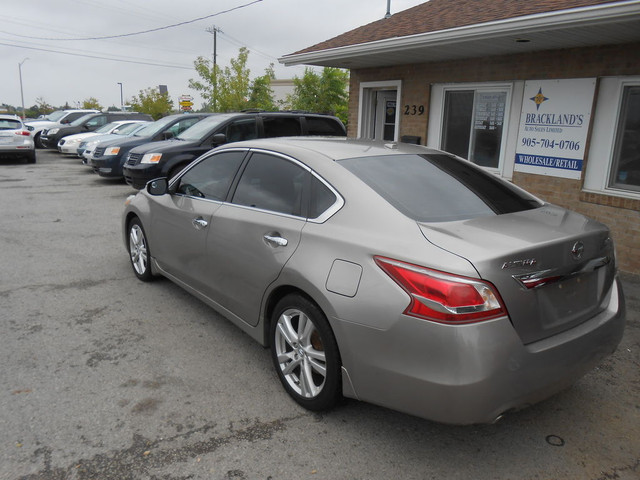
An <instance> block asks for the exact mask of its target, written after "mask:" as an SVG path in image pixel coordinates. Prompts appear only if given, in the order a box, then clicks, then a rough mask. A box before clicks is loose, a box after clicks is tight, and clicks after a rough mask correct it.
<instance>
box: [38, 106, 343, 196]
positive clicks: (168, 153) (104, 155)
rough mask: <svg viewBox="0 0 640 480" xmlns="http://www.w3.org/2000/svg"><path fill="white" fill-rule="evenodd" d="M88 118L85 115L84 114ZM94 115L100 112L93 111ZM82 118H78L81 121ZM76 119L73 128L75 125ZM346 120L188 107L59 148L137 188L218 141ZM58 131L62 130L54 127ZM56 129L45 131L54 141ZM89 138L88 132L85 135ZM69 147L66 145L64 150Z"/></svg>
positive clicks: (311, 130) (326, 128) (309, 131)
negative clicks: (132, 127) (124, 130)
mask: <svg viewBox="0 0 640 480" xmlns="http://www.w3.org/2000/svg"><path fill="white" fill-rule="evenodd" d="M83 118H84V117H83ZM91 118H95V117H92V116H91ZM82 121H83V120H82V118H81V119H78V120H77V121H76V122H82ZM73 127H74V125H73V123H72V124H71V126H70V127H69V128H73ZM346 133H347V132H346V129H345V127H344V125H343V124H342V122H341V121H340V120H339V119H338V118H336V117H333V116H329V115H320V114H311V113H297V112H238V113H224V114H222V113H217V114H211V113H184V114H177V115H169V116H167V117H164V118H162V119H160V120H157V121H155V122H153V123H147V124H145V125H144V126H143V127H141V128H139V129H137V130H135V131H134V132H132V133H130V134H129V135H118V136H110V137H105V138H102V139H100V141H98V137H96V140H92V138H91V137H90V138H89V139H88V140H89V141H91V143H93V145H89V146H88V144H84V145H83V146H82V143H79V144H78V146H79V148H78V149H77V150H82V151H81V152H78V151H77V152H71V150H72V149H71V148H68V147H66V143H67V140H66V138H71V139H72V141H73V140H74V139H75V137H74V136H70V137H63V138H61V139H60V140H59V141H58V150H59V151H61V152H64V153H77V154H78V155H79V156H81V157H83V160H82V161H83V163H85V164H86V165H88V166H90V167H91V168H93V170H94V172H95V173H97V174H98V175H100V176H103V177H110V178H124V179H125V181H126V182H127V183H128V184H129V185H131V186H132V187H134V188H136V189H141V188H143V187H144V186H145V185H146V183H147V182H148V181H149V180H151V179H153V178H157V177H161V176H168V177H172V176H174V175H175V174H176V173H177V172H179V171H180V170H182V169H183V168H184V167H185V166H187V165H188V164H189V163H190V162H192V161H193V160H195V159H196V158H197V157H199V156H200V155H202V154H203V153H206V152H207V151H209V150H211V149H212V148H215V147H217V146H219V145H222V144H225V143H229V142H236V141H242V140H249V139H254V138H273V137H281V136H302V135H312V136H341V137H344V136H346ZM55 134H59V132H55ZM52 135H53V134H51V130H49V132H48V133H45V134H43V141H44V143H45V144H49V143H50V140H49V138H50V137H51V138H53V137H52ZM84 138H86V137H84ZM65 150H66V151H65Z"/></svg>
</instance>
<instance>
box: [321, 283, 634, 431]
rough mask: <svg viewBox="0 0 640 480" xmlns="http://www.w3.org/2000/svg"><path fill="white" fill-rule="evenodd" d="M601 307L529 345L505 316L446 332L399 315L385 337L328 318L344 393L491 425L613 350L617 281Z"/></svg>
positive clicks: (621, 319) (621, 313)
mask: <svg viewBox="0 0 640 480" xmlns="http://www.w3.org/2000/svg"><path fill="white" fill-rule="evenodd" d="M608 302H609V303H608V305H607V308H606V309H605V310H604V311H602V312H601V313H599V314H598V315H596V316H594V317H593V318H591V319H590V320H588V321H586V322H584V323H582V324H581V325H578V326H576V327H574V328H572V329H570V330H567V331H565V332H562V333H560V334H557V335H554V336H553V337H550V338H546V339H544V340H541V341H538V342H534V343H531V344H528V345H523V344H522V342H521V340H520V338H519V337H518V335H517V334H516V332H515V330H514V329H513V327H512V325H511V322H510V321H509V319H508V318H506V317H505V318H501V319H496V320H493V321H488V322H483V323H479V324H470V325H460V326H447V325H440V324H434V323H430V322H426V321H422V320H419V319H416V318H413V317H408V316H402V317H401V318H400V319H399V321H398V322H396V323H395V324H394V326H393V327H391V328H390V329H389V330H384V331H382V330H376V329H371V328H369V327H365V326H363V325H360V324H355V323H351V322H343V321H340V320H339V319H333V322H332V324H334V325H335V327H336V329H337V330H339V331H338V332H336V333H337V335H336V337H337V338H338V339H342V340H341V342H340V343H342V345H340V350H341V354H343V366H344V368H345V369H346V371H347V374H348V375H346V376H345V378H350V380H351V382H350V383H349V384H347V385H345V388H344V390H345V394H346V395H348V396H353V397H355V398H358V399H360V400H364V401H367V402H370V403H375V404H378V405H382V406H385V407H389V408H392V409H394V410H399V411H403V412H405V413H409V414H412V415H416V416H419V417H423V418H427V419H430V420H435V421H438V422H443V423H452V424H474V423H491V422H493V421H495V420H497V419H498V418H500V417H501V416H502V415H503V414H505V413H506V412H509V411H512V410H517V409H520V408H523V407H526V406H529V405H532V404H534V403H536V402H539V401H541V400H544V399H545V398H548V397H550V396H551V395H553V394H555V393H557V392H559V391H560V390H562V389H564V388H566V387H568V386H570V385H571V384H572V383H574V382H575V381H576V380H578V379H579V378H580V377H581V376H582V375H584V374H585V373H586V372H588V371H589V370H591V369H593V368H594V367H596V366H597V365H598V364H599V363H600V362H601V361H602V360H603V359H604V358H605V357H607V356H608V355H610V354H611V353H613V352H614V351H615V349H616V347H617V346H618V344H619V343H620V340H621V338H622V335H623V331H624V324H625V303H624V296H623V293H622V289H621V286H620V284H619V282H618V280H616V281H615V282H614V286H613V288H612V291H611V294H610V297H609V299H608ZM351 352H358V355H357V357H355V356H353V355H352V354H351Z"/></svg>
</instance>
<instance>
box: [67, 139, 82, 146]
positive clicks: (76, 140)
mask: <svg viewBox="0 0 640 480" xmlns="http://www.w3.org/2000/svg"><path fill="white" fill-rule="evenodd" d="M65 143H66V144H67V145H72V144H75V143H80V140H78V139H77V138H72V139H70V140H67V141H66V142H65Z"/></svg>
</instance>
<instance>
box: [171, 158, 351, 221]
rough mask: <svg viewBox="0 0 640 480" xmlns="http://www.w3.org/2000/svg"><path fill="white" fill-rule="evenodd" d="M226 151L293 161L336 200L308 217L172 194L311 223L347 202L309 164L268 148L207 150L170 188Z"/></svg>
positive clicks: (331, 213)
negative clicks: (313, 216)
mask: <svg viewBox="0 0 640 480" xmlns="http://www.w3.org/2000/svg"><path fill="white" fill-rule="evenodd" d="M224 152H245V153H264V154H267V155H271V156H274V157H279V158H282V159H283V160H286V161H288V162H291V163H293V164H294V165H297V166H298V167H300V168H302V169H304V170H305V171H307V172H309V173H310V174H311V175H312V176H313V177H315V178H316V179H317V180H318V181H319V182H321V183H322V184H323V185H324V186H326V187H327V188H328V189H329V190H330V191H331V192H332V193H333V195H334V196H335V198H336V201H335V202H334V203H333V204H332V205H331V206H329V208H327V209H326V210H325V211H324V212H322V214H321V215H319V216H318V217H316V218H307V217H302V216H299V215H290V214H286V213H282V212H275V211H273V210H265V209H262V208H256V207H250V206H247V205H238V204H236V203H233V202H226V201H220V200H214V199H210V198H200V197H195V196H193V195H187V194H185V193H178V192H175V193H172V195H176V196H180V197H188V198H193V199H196V200H201V201H205V202H212V203H216V204H220V205H222V204H226V205H232V206H234V207H238V208H244V209H248V210H254V211H258V212H262V213H269V214H271V215H278V216H281V217H287V218H294V219H301V220H304V221H308V222H310V223H318V224H320V223H324V222H326V221H327V220H328V219H329V218H331V217H332V216H333V215H335V214H336V213H337V212H338V211H339V210H340V209H341V208H342V207H343V206H344V204H345V201H344V198H343V197H342V195H340V194H339V193H338V191H337V190H336V189H335V188H333V186H332V185H331V184H330V183H329V182H327V181H326V180H325V179H324V178H322V177H321V176H320V174H318V173H317V172H316V171H315V170H313V169H312V168H311V167H309V166H308V165H306V164H304V163H302V162H301V161H299V160H297V159H296V158H294V157H291V156H290V155H287V154H284V153H280V152H276V151H273V150H267V149H264V148H241V147H239V148H225V149H223V150H218V151H210V152H207V153H206V154H204V155H203V156H202V157H201V158H200V159H199V160H198V161H197V162H196V161H194V162H192V163H191V164H190V165H189V166H188V167H187V168H185V169H184V170H183V171H182V172H180V175H176V176H175V177H174V178H172V179H171V180H170V181H169V189H171V187H172V186H173V184H174V183H175V182H177V181H178V180H179V179H180V178H182V177H183V176H184V175H185V174H186V173H187V172H188V171H189V170H191V169H192V168H194V167H195V166H196V165H198V164H200V163H201V162H203V161H205V160H206V159H208V158H209V157H212V156H213V155H217V154H221V153H224Z"/></svg>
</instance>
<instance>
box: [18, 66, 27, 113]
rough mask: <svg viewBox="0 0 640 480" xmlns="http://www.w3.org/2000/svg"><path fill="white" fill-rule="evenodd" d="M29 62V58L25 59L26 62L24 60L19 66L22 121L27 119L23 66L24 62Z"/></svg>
mask: <svg viewBox="0 0 640 480" xmlns="http://www.w3.org/2000/svg"><path fill="white" fill-rule="evenodd" d="M27 60H29V57H27V58H25V59H24V60H22V61H21V62H20V63H19V64H18V73H19V75H20V99H21V100H22V120H24V119H25V114H24V92H23V90H22V64H23V63H24V62H26V61H27Z"/></svg>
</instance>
